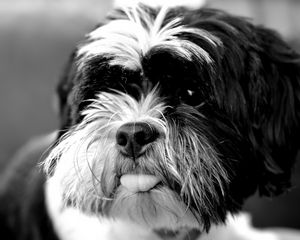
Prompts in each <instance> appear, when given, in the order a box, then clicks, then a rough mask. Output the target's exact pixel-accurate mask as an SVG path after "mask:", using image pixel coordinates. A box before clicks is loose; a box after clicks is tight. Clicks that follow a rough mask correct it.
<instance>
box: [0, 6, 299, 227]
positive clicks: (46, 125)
mask: <svg viewBox="0 0 300 240" xmlns="http://www.w3.org/2000/svg"><path fill="white" fill-rule="evenodd" d="M149 1H151V0H149ZM111 4H112V3H111V1H109V0H81V1H80V0H51V1H50V0H49V1H46V0H0V169H1V168H2V169H3V167H4V166H5V164H6V163H7V162H8V160H9V159H10V158H11V157H12V156H13V155H14V154H15V153H16V151H17V150H18V149H19V148H20V147H21V146H22V145H23V144H24V143H25V142H26V141H27V140H28V139H31V138H32V137H35V136H39V135H42V134H44V133H48V132H49V131H52V130H54V129H56V128H57V126H58V121H57V118H56V113H55V110H54V105H55V104H54V102H55V100H54V99H55V98H54V94H53V93H54V90H55V84H56V82H57V80H58V78H59V76H60V75H61V72H62V69H63V66H64V64H65V63H66V62H67V60H68V56H69V54H70V52H71V50H72V49H73V47H74V46H75V45H76V43H78V42H79V41H80V40H81V39H82V38H83V36H84V34H85V33H87V32H89V31H90V30H91V29H93V27H94V26H95V24H96V23H98V22H99V21H101V19H102V18H103V17H104V16H105V15H106V13H107V12H108V10H109V9H110V7H111ZM207 4H208V5H209V6H210V7H216V8H221V9H224V10H226V11H229V12H231V13H233V14H237V15H240V16H246V17H249V18H251V19H252V21H253V22H254V23H256V24H264V25H266V26H269V27H271V28H274V29H276V30H278V31H279V32H280V33H281V34H282V35H283V37H284V38H285V39H286V40H287V41H288V42H290V44H292V45H293V46H294V48H295V49H298V50H299V51H300V1H298V0H285V1H283V0H209V1H208V3H207ZM294 171H295V174H294V178H293V183H294V186H295V187H294V189H293V190H292V191H291V192H290V193H288V194H286V195H284V196H281V197H279V198H276V199H273V200H272V199H259V198H258V197H257V196H255V197H253V198H251V199H250V200H249V201H248V202H247V204H246V206H245V210H247V211H250V212H251V213H252V216H253V222H254V225H255V226H258V227H274V226H275V227H291V228H298V229H300V167H299V163H298V165H297V166H296V168H295V170H294Z"/></svg>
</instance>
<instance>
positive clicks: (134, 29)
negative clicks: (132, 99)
mask: <svg viewBox="0 0 300 240" xmlns="http://www.w3.org/2000/svg"><path fill="white" fill-rule="evenodd" d="M169 9H170V8H169V7H168V6H164V7H162V8H161V9H160V11H159V13H158V14H157V16H156V17H155V18H153V17H152V16H151V15H150V14H149V12H147V11H146V10H144V9H143V8H141V7H140V6H139V5H135V6H131V7H125V8H124V12H125V13H126V16H127V17H125V18H124V16H120V19H117V20H112V21H110V22H108V23H107V24H105V25H103V26H101V27H99V28H97V29H96V30H94V31H93V32H91V33H90V34H89V35H88V43H86V44H84V45H82V46H81V47H80V48H79V49H78V53H77V54H78V56H79V68H80V69H81V68H82V67H83V66H84V65H85V64H86V62H88V61H89V60H90V59H93V58H94V57H97V56H102V57H107V58H109V59H110V61H109V63H110V64H111V65H120V66H123V67H125V68H129V69H141V67H142V66H141V59H142V58H143V56H145V55H146V54H147V53H148V52H149V51H150V50H151V49H153V48H161V49H165V50H169V51H172V52H173V53H175V54H177V55H178V56H179V57H182V58H184V59H187V60H189V61H192V60H194V61H195V60H196V61H199V62H207V63H211V62H212V61H213V60H212V59H211V57H210V55H209V53H208V52H207V51H205V50H204V49H203V48H202V47H201V46H199V45H197V44H195V43H193V42H192V41H189V40H186V39H180V38H179V37H178V35H180V34H189V35H192V36H194V37H195V38H199V39H202V40H204V41H206V42H207V43H208V44H210V45H212V46H213V47H216V46H218V45H221V41H220V40H219V38H217V37H216V36H214V35H212V34H211V33H209V32H208V31H206V30H203V29H198V28H192V27H187V26H184V25H182V23H181V21H182V18H181V17H175V18H173V19H171V20H170V21H169V22H168V23H167V24H165V25H163V23H164V21H165V18H166V16H167V13H168V12H169Z"/></svg>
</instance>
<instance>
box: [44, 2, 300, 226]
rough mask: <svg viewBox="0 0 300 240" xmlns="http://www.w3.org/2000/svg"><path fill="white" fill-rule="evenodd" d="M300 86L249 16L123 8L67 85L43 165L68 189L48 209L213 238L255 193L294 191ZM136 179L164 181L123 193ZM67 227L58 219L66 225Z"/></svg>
mask: <svg viewBox="0 0 300 240" xmlns="http://www.w3.org/2000/svg"><path fill="white" fill-rule="evenodd" d="M299 77H300V57H299V55H298V54H297V53H296V52H294V51H293V50H292V49H291V48H290V47H289V46H288V45H287V44H286V43H285V42H284V41H283V40H282V39H281V37H280V36H279V35H278V34H277V33H276V32H274V31H272V30H269V29H266V28H264V27H262V26H254V25H253V24H251V23H250V22H248V21H247V20H245V19H243V18H240V17H236V16H232V15H229V14H227V13H225V12H222V11H218V10H213V9H206V8H202V9H197V10H190V9H187V8H184V7H176V8H170V7H162V8H152V7H149V6H146V5H143V4H139V5H134V6H129V7H125V8H121V9H116V10H115V11H113V12H112V14H111V15H110V16H109V17H108V18H107V21H106V22H104V23H103V24H101V25H99V26H98V27H97V28H96V29H95V30H94V31H92V32H91V33H90V34H88V35H87V37H86V39H85V40H84V41H82V42H81V43H80V44H79V45H78V46H77V48H76V50H75V51H74V53H73V55H72V56H71V59H70V62H69V64H68V66H67V68H66V73H65V75H64V76H63V78H62V79H61V81H60V83H59V86H58V95H59V99H60V117H61V126H60V131H59V134H58V136H57V139H56V142H55V144H54V145H53V146H52V148H51V150H50V151H49V154H48V156H47V157H46V159H45V161H44V163H43V164H44V169H45V172H46V173H47V176H48V183H47V184H48V185H49V189H52V190H53V189H57V191H56V192H55V191H54V193H53V194H49V193H47V190H46V194H48V195H47V196H48V197H47V204H48V205H47V206H48V210H49V211H51V209H52V207H51V201H52V200H51V196H54V195H55V198H56V199H60V201H59V203H58V205H59V209H60V211H61V212H64V211H69V212H70V211H71V212H73V211H75V214H74V216H75V215H77V214H78V213H80V214H82V216H83V218H82V219H85V218H86V216H90V217H91V218H93V219H99V224H100V225H101V222H103V224H104V225H105V224H106V223H107V221H108V222H109V221H110V220H111V219H117V220H121V221H125V222H130V224H131V223H132V224H139V225H140V226H141V227H143V228H149V227H150V228H151V229H161V228H167V229H171V230H176V229H179V228H185V227H188V228H197V229H199V230H200V231H201V232H203V231H205V230H206V231H208V230H209V229H210V227H211V224H219V223H224V222H225V220H226V216H227V215H228V213H236V212H238V211H239V210H240V209H241V207H242V205H243V203H244V201H245V199H247V198H248V197H249V196H251V195H252V194H254V193H255V192H256V191H258V192H259V193H260V194H261V195H265V196H276V195H279V194H281V193H283V192H284V191H286V190H288V189H289V187H290V175H291V169H292V166H293V163H294V161H295V158H296V155H297V152H298V149H299V142H300V141H299V136H300V132H299V118H300V111H299V104H300V92H299V91H300V85H299V84H300V79H299ZM126 124H127V125H126ZM128 124H129V125H128ZM125 125H126V126H133V128H132V130H131V134H133V136H134V142H133V143H132V144H137V145H138V146H136V145H132V152H130V154H129V155H128V154H127V153H126V154H124V146H123V144H122V142H124V139H123V140H122V139H121V140H120V139H118V132H119V131H120V129H121V128H122V126H125ZM134 126H147V127H146V128H144V130H143V131H142V132H137V130H136V128H135V127H134ZM145 129H148V130H145ZM154 133H155V137H154V136H153V134H154ZM138 134H139V135H138ZM141 134H142V135H141ZM149 134H150V136H149ZM150 138H151V141H150V140H149V139H150ZM152 138H153V139H152ZM126 141H127V139H126ZM126 141H125V143H126ZM137 149H138V150H137ZM127 151H128V150H127ZM136 151H140V152H139V154H137V152H136ZM128 174H131V175H132V174H134V175H151V176H154V177H155V178H157V179H158V181H159V183H158V184H157V185H155V186H153V188H151V189H149V190H148V191H146V192H131V191H129V190H128V189H127V188H126V187H124V186H123V185H122V184H121V178H122V176H124V175H128ZM52 190H51V192H52ZM49 199H50V200H49ZM49 206H50V207H49ZM60 211H58V212H60ZM54 212H56V210H55V211H54ZM50 215H51V214H50ZM65 216H66V215H65ZM72 216H73V215H72ZM58 218H59V217H57V214H54V213H53V211H52V221H54V225H55V226H58V225H59V224H58V225H57V223H58V222H56V223H55V221H56V220H57V219H58ZM61 219H64V218H60V221H61ZM101 219H102V220H101ZM103 219H104V220H103ZM93 223H94V220H93ZM104 225H103V226H104ZM91 226H93V224H92V225H91ZM56 228H57V227H56Z"/></svg>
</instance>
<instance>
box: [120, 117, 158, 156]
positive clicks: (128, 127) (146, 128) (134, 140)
mask: <svg viewBox="0 0 300 240" xmlns="http://www.w3.org/2000/svg"><path fill="white" fill-rule="evenodd" d="M158 137H159V132H158V131H157V129H156V128H155V127H154V126H152V125H150V124H148V123H144V122H132V123H126V124H124V125H122V126H121V127H120V128H119V129H118V131H117V134H116V141H117V144H118V146H119V147H120V150H121V152H122V153H123V154H124V155H127V156H129V157H132V158H133V159H135V158H137V157H139V156H140V155H141V154H142V153H143V150H144V148H143V147H144V146H145V145H147V144H149V143H151V142H154V141H155V140H156V139H157V138H158Z"/></svg>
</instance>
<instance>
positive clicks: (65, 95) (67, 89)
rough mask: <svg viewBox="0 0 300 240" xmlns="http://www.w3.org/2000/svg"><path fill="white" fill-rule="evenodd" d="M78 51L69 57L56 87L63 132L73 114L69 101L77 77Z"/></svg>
mask: <svg viewBox="0 0 300 240" xmlns="http://www.w3.org/2000/svg"><path fill="white" fill-rule="evenodd" d="M75 57H76V51H73V52H72V54H71V55H70V57H69V61H68V62H67V64H66V66H65V68H64V70H63V73H62V75H61V77H60V79H59V81H58V84H57V87H56V93H57V95H58V109H59V117H60V126H59V127H60V130H62V132H63V131H64V129H67V128H68V127H69V125H70V124H71V123H70V114H71V106H70V102H69V101H68V99H69V97H70V94H71V91H72V89H73V86H74V79H75V78H76V68H77V67H76V62H75Z"/></svg>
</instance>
